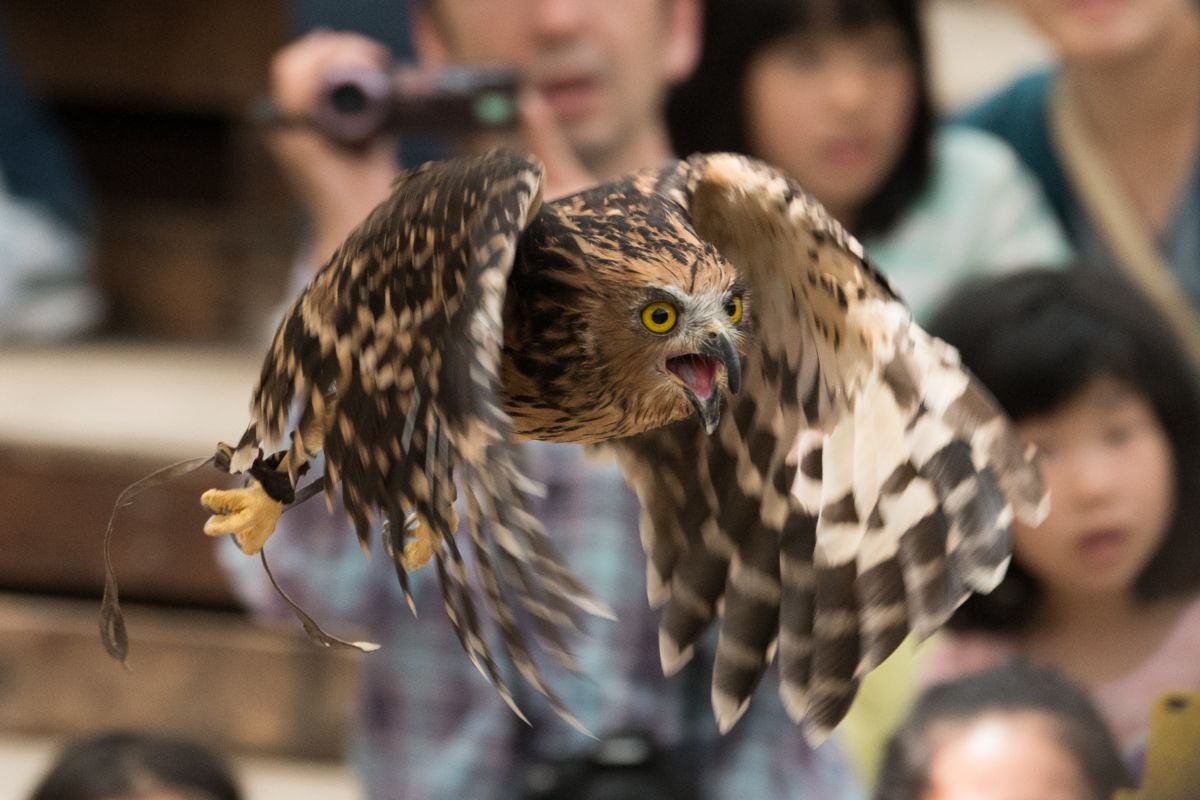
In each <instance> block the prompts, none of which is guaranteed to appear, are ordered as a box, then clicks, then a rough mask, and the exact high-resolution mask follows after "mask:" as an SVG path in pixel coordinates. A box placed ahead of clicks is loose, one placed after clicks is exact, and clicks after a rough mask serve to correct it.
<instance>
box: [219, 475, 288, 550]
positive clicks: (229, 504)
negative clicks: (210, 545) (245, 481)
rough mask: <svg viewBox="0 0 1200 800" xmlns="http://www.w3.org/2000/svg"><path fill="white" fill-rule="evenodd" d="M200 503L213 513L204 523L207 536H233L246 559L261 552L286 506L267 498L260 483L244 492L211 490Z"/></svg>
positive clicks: (238, 490)
mask: <svg viewBox="0 0 1200 800" xmlns="http://www.w3.org/2000/svg"><path fill="white" fill-rule="evenodd" d="M200 502H201V503H202V504H203V505H204V507H205V508H207V509H208V510H209V511H211V512H213V516H211V517H209V518H208V521H207V522H205V523H204V533H205V534H206V535H208V536H224V535H226V534H232V535H233V537H234V539H235V540H237V544H238V547H240V548H241V550H242V552H243V553H246V554H247V555H254V554H255V553H257V552H258V551H259V550H261V549H262V547H263V545H264V544H266V542H267V539H268V538H269V537H270V536H271V534H272V533H274V532H275V524H276V523H277V522H279V515H280V514H282V513H283V504H282V503H280V502H279V501H278V500H275V499H274V498H272V497H271V496H270V495H269V494H267V493H266V491H265V490H264V489H263V488H262V486H261V485H259V483H258V482H257V481H255V482H254V483H253V484H252V485H251V486H249V487H247V488H245V489H209V490H208V491H207V492H205V493H204V494H202V495H200Z"/></svg>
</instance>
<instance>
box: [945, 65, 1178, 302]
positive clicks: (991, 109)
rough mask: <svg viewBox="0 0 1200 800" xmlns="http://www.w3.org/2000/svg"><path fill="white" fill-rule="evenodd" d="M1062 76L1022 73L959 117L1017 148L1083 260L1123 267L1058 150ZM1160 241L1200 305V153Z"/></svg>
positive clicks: (1047, 72) (1098, 265)
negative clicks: (1057, 84)
mask: <svg viewBox="0 0 1200 800" xmlns="http://www.w3.org/2000/svg"><path fill="white" fill-rule="evenodd" d="M1057 75H1058V72H1057V70H1056V69H1042V70H1038V71H1036V72H1032V73H1030V74H1028V75H1025V76H1022V77H1020V78H1018V79H1017V80H1015V81H1013V82H1012V83H1011V84H1009V85H1008V86H1007V87H1005V88H1004V89H1002V90H1000V91H999V92H997V93H996V94H994V95H992V96H991V97H989V98H987V99H986V100H984V101H982V102H980V103H979V104H977V105H975V106H973V107H971V108H969V109H967V110H966V111H965V112H964V113H963V114H962V115H960V116H959V117H958V118H957V121H958V122H959V123H961V124H963V125H964V126H971V127H972V128H975V129H979V130H983V131H987V132H990V133H992V134H994V135H996V136H999V137H1000V138H1001V139H1003V140H1004V141H1006V142H1007V143H1008V144H1009V145H1010V146H1011V147H1012V148H1013V150H1014V151H1016V153H1017V156H1018V157H1019V158H1020V160H1021V162H1022V164H1024V165H1025V167H1026V168H1028V169H1029V170H1030V172H1031V173H1032V174H1033V175H1034V176H1035V177H1036V178H1037V180H1038V182H1039V183H1040V184H1041V187H1042V189H1043V191H1045V193H1046V195H1047V197H1048V198H1049V199H1050V203H1051V205H1052V207H1053V208H1054V210H1055V211H1056V212H1057V214H1058V217H1059V220H1060V221H1061V223H1062V225H1063V227H1064V229H1065V231H1066V233H1067V235H1068V236H1069V237H1070V239H1071V242H1072V244H1073V245H1074V247H1075V249H1076V251H1077V252H1078V255H1079V261H1080V263H1082V264H1084V265H1085V266H1088V267H1093V268H1096V269H1119V264H1118V262H1117V259H1116V258H1115V256H1114V255H1113V254H1112V252H1111V251H1110V250H1109V248H1108V245H1107V244H1106V243H1105V241H1104V239H1103V238H1102V237H1101V235H1100V232H1099V230H1097V228H1096V226H1095V224H1094V223H1093V222H1092V220H1091V219H1090V217H1089V216H1088V215H1087V213H1085V211H1084V210H1083V208H1082V206H1081V205H1080V202H1079V198H1078V197H1077V195H1076V193H1075V191H1074V189H1073V188H1072V187H1071V184H1070V182H1069V181H1068V180H1067V177H1066V173H1065V172H1064V170H1063V166H1062V163H1061V162H1060V161H1059V159H1058V155H1057V154H1056V153H1055V151H1054V143H1053V140H1052V138H1051V136H1050V125H1049V122H1048V116H1047V103H1048V99H1049V96H1050V91H1051V88H1052V87H1053V86H1054V81H1055V80H1056V79H1057ZM1156 243H1157V245H1158V249H1159V252H1160V253H1161V254H1162V257H1163V259H1164V260H1165V261H1166V262H1167V263H1168V264H1169V265H1170V266H1171V269H1172V270H1173V271H1174V274H1175V278H1176V280H1177V281H1179V284H1180V285H1181V286H1182V287H1183V288H1184V289H1185V290H1186V291H1187V293H1188V294H1189V295H1190V296H1191V298H1192V300H1193V301H1194V302H1195V303H1196V304H1197V305H1200V152H1197V153H1196V157H1195V159H1194V161H1193V163H1192V168H1191V173H1190V175H1189V177H1188V179H1187V180H1186V181H1185V182H1184V184H1183V186H1182V188H1181V189H1180V191H1179V195H1178V196H1177V197H1176V198H1175V203H1174V205H1173V207H1172V209H1171V216H1170V218H1169V219H1168V221H1167V224H1166V226H1165V227H1164V229H1163V230H1162V231H1160V232H1159V233H1158V235H1157V237H1156Z"/></svg>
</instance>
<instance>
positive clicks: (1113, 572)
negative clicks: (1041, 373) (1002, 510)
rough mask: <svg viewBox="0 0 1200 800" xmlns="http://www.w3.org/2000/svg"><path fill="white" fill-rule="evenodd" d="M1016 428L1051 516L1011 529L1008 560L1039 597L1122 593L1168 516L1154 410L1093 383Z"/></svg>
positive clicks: (1168, 469)
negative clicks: (1033, 449) (1036, 468)
mask: <svg viewBox="0 0 1200 800" xmlns="http://www.w3.org/2000/svg"><path fill="white" fill-rule="evenodd" d="M1017 427H1018V429H1019V430H1020V432H1021V434H1022V436H1023V437H1024V438H1026V439H1027V440H1029V441H1031V442H1033V443H1034V444H1035V445H1037V448H1038V453H1039V458H1040V461H1041V465H1042V471H1043V474H1044V475H1045V478H1046V484H1047V487H1048V488H1049V490H1050V514H1049V516H1048V517H1047V518H1046V520H1045V522H1043V523H1042V524H1041V525H1039V526H1038V527H1037V528H1028V527H1026V526H1023V525H1020V524H1018V525H1016V526H1015V541H1014V552H1015V557H1016V558H1017V559H1018V560H1019V561H1020V563H1021V565H1022V566H1023V567H1025V569H1027V570H1029V572H1030V573H1032V574H1033V575H1034V577H1036V578H1037V579H1038V581H1039V582H1041V584H1042V585H1043V586H1044V587H1045V590H1046V591H1047V592H1062V593H1070V594H1073V595H1101V594H1108V595H1111V594H1113V593H1125V592H1128V591H1130V590H1131V588H1132V586H1133V584H1134V582H1135V581H1136V579H1137V577H1138V575H1139V574H1140V573H1141V572H1142V570H1143V569H1144V568H1145V566H1146V564H1147V563H1148V562H1149V561H1150V559H1151V558H1152V557H1153V556H1154V553H1155V552H1156V551H1157V550H1158V548H1159V545H1160V544H1161V543H1162V540H1163V537H1164V536H1165V535H1166V530H1167V527H1168V525H1169V524H1170V521H1171V515H1172V513H1173V510H1174V494H1175V490H1174V485H1175V467H1174V456H1173V453H1172V450H1171V444H1170V441H1169V440H1168V438H1167V435H1166V432H1165V431H1164V430H1163V427H1162V424H1161V423H1160V422H1159V421H1158V417H1157V415H1156V414H1155V413H1154V410H1153V408H1152V407H1151V406H1150V405H1149V404H1148V403H1147V402H1146V399H1145V398H1144V397H1143V396H1142V395H1141V394H1139V393H1138V392H1136V391H1134V390H1133V389H1132V388H1131V387H1130V386H1129V385H1128V384H1126V383H1123V382H1120V381H1117V380H1115V379H1113V378H1110V377H1107V376H1101V377H1096V378H1093V379H1092V380H1091V381H1090V382H1089V383H1088V384H1087V385H1085V386H1084V388H1083V389H1081V390H1080V391H1079V392H1078V393H1077V394H1076V395H1074V397H1072V398H1071V399H1070V400H1068V401H1067V402H1066V403H1064V404H1063V405H1062V406H1060V407H1059V408H1057V409H1055V410H1054V411H1052V412H1050V413H1048V414H1042V415H1038V416H1035V417H1028V418H1026V419H1023V420H1021V421H1020V422H1019V423H1018V425H1017Z"/></svg>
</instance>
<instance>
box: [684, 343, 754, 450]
mask: <svg viewBox="0 0 1200 800" xmlns="http://www.w3.org/2000/svg"><path fill="white" fill-rule="evenodd" d="M720 368H724V370H725V383H726V385H727V386H728V387H729V392H730V394H737V393H738V390H739V389H741V388H742V359H741V357H740V356H738V351H737V345H735V344H734V342H733V338H732V337H730V335H729V333H728V332H726V331H724V330H720V329H716V330H713V331H712V332H711V333H710V334H709V335H708V336H707V337H705V339H704V341H703V342H701V344H700V347H699V349H698V351H697V352H696V353H694V354H690V355H685V356H677V357H675V358H669V359H667V369H669V370H670V371H671V372H673V373H674V374H675V376H676V377H678V378H679V380H680V382H682V383H683V385H684V388H685V389H686V390H687V394H688V399H689V400H691V401H692V406H693V407H695V409H696V414H697V416H699V417H700V421H701V422H703V423H704V430H705V431H707V432H708V433H712V432H713V431H715V430H716V429H717V423H718V422H720V421H721V392H720V391H718V388H717V380H716V378H717V370H718V369H720Z"/></svg>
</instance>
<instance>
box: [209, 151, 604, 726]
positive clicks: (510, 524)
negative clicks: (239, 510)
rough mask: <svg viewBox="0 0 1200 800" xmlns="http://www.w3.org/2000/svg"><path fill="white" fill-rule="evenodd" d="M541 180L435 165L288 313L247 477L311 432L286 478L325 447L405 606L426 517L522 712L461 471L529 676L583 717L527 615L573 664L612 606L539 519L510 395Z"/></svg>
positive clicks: (490, 666) (516, 171)
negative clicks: (577, 636)
mask: <svg viewBox="0 0 1200 800" xmlns="http://www.w3.org/2000/svg"><path fill="white" fill-rule="evenodd" d="M542 183H543V174H542V168H541V166H540V165H539V164H536V163H534V162H532V161H529V160H527V159H525V158H523V157H520V156H517V155H514V154H511V153H495V154H493V155H491V156H489V157H486V158H481V159H471V160H467V159H462V160H454V161H449V162H442V163H438V164H429V165H426V166H425V167H423V168H421V169H419V170H416V171H414V172H412V173H408V174H406V175H405V176H403V177H402V178H400V179H399V180H398V181H397V184H396V186H395V187H394V190H393V193H392V195H391V197H390V198H389V199H388V200H387V201H386V202H385V203H383V204H382V205H381V206H380V207H379V208H377V209H376V210H375V211H374V212H373V213H372V214H371V215H370V216H369V217H368V218H367V219H366V220H365V221H364V223H363V224H362V225H361V226H359V227H358V228H357V229H356V230H355V231H354V232H353V233H352V234H351V235H350V237H349V238H348V239H347V241H346V242H345V243H344V244H343V245H342V246H341V248H339V250H338V252H337V253H336V254H335V255H334V257H333V259H332V261H331V262H330V263H329V265H327V267H326V268H325V269H324V270H322V271H321V272H320V273H319V274H318V275H317V276H316V277H315V279H314V280H313V281H312V283H311V284H310V285H309V286H308V287H307V289H306V290H305V291H304V292H303V294H301V295H300V297H299V298H298V299H297V300H296V301H295V303H294V304H293V306H292V307H291V309H290V310H289V311H288V312H287V314H286V316H285V318H284V320H283V322H282V323H281V325H280V327H279V330H278V332H277V334H276V336H275V339H274V342H273V344H272V346H271V348H270V351H269V352H268V354H267V357H266V360H265V363H264V365H263V369H262V374H261V377H260V380H259V384H258V387H257V389H256V390H255V393H254V398H253V402H252V423H251V425H250V427H249V429H248V430H247V431H246V434H245V436H244V437H243V439H242V441H241V442H240V444H239V446H238V450H237V453H236V454H235V455H234V457H233V459H232V464H231V466H232V468H233V471H241V470H242V469H245V468H247V467H248V464H249V462H251V461H253V460H254V459H255V455H256V454H257V453H258V452H259V450H258V446H259V445H260V444H267V445H269V444H270V443H272V442H275V441H278V440H279V438H280V437H281V435H282V434H283V432H284V430H285V428H287V427H288V425H289V421H295V424H294V425H293V426H292V430H293V432H292V434H291V436H292V441H291V446H290V448H289V449H288V451H287V452H286V453H284V454H281V458H282V462H281V465H280V470H281V471H286V472H287V473H288V474H289V475H290V479H291V483H292V485H293V486H294V485H295V482H296V480H297V478H298V475H299V473H300V472H301V470H302V469H303V468H304V465H305V464H306V463H307V462H308V461H309V459H311V458H312V457H313V456H314V455H315V454H316V453H317V452H319V451H321V450H323V451H324V454H325V459H326V481H327V483H326V491H327V492H332V491H333V489H334V486H335V485H336V483H337V482H340V483H341V487H342V496H343V499H344V501H345V507H346V509H347V513H348V514H349V516H350V517H351V519H352V520H353V522H354V525H355V527H356V529H357V531H358V535H359V538H360V540H362V542H363V545H364V547H365V546H366V545H367V542H368V539H369V534H370V531H371V529H372V522H373V517H374V514H375V511H376V510H378V511H379V512H381V513H382V515H383V517H384V519H385V520H386V522H387V524H386V525H385V528H384V530H385V536H384V539H385V542H384V544H385V548H386V549H387V551H388V553H389V555H391V557H392V559H393V561H394V562H395V565H396V572H397V575H398V577H399V579H400V582H401V585H402V586H403V587H404V590H405V593H406V595H407V593H408V588H407V578H406V562H405V559H404V558H403V555H404V546H405V540H406V536H407V533H408V531H406V527H408V528H412V527H413V523H412V521H411V520H410V522H409V524H408V525H407V526H406V519H408V514H409V512H410V511H411V512H415V513H416V515H417V517H418V518H419V520H420V522H421V524H422V525H424V526H425V529H426V530H427V531H428V532H429V533H430V534H431V536H430V543H431V544H432V548H433V557H434V559H435V562H436V568H437V571H438V575H439V578H440V582H441V586H442V594H443V599H444V602H445V607H446V612H447V614H448V616H449V618H450V621H451V622H452V623H453V625H454V627H455V629H456V631H457V632H458V635H459V638H460V640H461V641H462V644H463V647H464V648H465V649H466V651H467V654H468V655H469V656H470V658H471V660H472V661H473V662H474V663H475V665H476V667H478V668H479V670H480V671H481V672H482V673H483V674H484V675H485V676H487V677H488V678H489V679H490V680H491V681H492V682H493V683H495V684H496V685H497V687H498V688H499V689H500V692H501V694H502V696H503V697H504V698H505V700H506V701H507V702H508V703H509V705H511V706H513V707H514V710H515V704H514V702H513V700H512V696H511V693H510V692H509V690H508V688H507V687H506V686H505V683H504V680H503V678H502V676H501V673H500V670H499V668H498V667H497V665H496V663H495V661H494V660H493V657H492V655H491V653H490V650H489V647H488V644H487V638H488V637H487V632H486V630H485V625H484V624H483V621H482V618H481V613H480V611H479V609H478V608H477V604H476V602H475V601H474V600H473V595H474V594H475V592H474V591H473V585H474V583H475V581H473V580H472V578H471V572H472V569H471V567H470V566H469V565H468V563H467V561H466V560H464V558H463V554H462V553H461V552H460V550H459V547H458V545H457V544H456V542H455V539H454V532H455V528H456V526H457V519H456V514H455V512H454V508H453V505H454V502H455V499H456V485H455V477H456V473H457V478H458V479H459V480H458V488H459V489H461V491H462V492H463V494H464V497H463V498H462V501H463V502H462V506H461V507H462V508H463V509H465V517H466V525H465V527H466V529H467V531H468V532H469V535H470V539H471V542H472V545H473V549H474V565H475V566H474V572H475V573H476V574H477V578H478V584H480V586H481V590H482V592H481V593H482V595H483V596H484V598H485V605H486V608H487V612H488V614H489V615H490V618H491V620H492V622H493V623H494V625H495V627H496V628H497V629H498V631H499V633H500V635H501V639H502V641H503V643H504V647H505V650H506V651H507V653H508V655H509V656H510V657H511V658H512V660H513V662H514V664H515V665H516V666H517V667H518V669H519V670H520V671H521V672H522V674H523V675H524V676H525V677H526V678H527V679H528V680H529V681H530V682H531V683H532V684H533V685H534V686H535V687H536V688H538V689H539V690H541V691H543V692H544V693H546V694H547V695H548V696H549V697H550V699H551V702H552V704H553V705H554V706H555V707H556V708H557V709H558V710H559V711H560V712H562V713H563V715H564V716H569V715H567V714H566V712H565V710H564V709H563V708H562V706H561V704H560V703H559V702H558V700H557V698H555V697H554V696H553V693H552V692H551V691H550V689H549V688H548V687H547V686H546V684H545V682H544V681H543V680H542V677H541V675H540V672H539V670H538V668H537V666H536V665H535V663H534V661H533V659H532V658H531V657H530V653H529V650H528V648H527V647H526V644H525V640H524V638H523V636H522V633H521V627H520V626H519V624H518V620H517V616H516V614H517V611H516V610H517V609H523V611H524V613H525V615H526V617H527V618H528V620H529V622H530V624H531V626H532V627H533V630H534V631H535V633H536V635H537V638H538V640H539V642H540V643H541V644H542V645H543V646H544V647H545V648H546V649H547V650H548V651H550V652H552V653H553V654H554V655H555V656H556V657H557V658H558V659H559V660H560V661H561V662H562V663H564V664H566V665H568V666H569V667H574V664H573V662H572V660H571V657H570V656H569V654H568V652H567V648H566V646H565V644H564V642H563V639H562V634H561V631H563V630H564V629H569V628H571V627H574V626H575V625H577V623H578V616H579V614H578V610H579V609H583V610H587V611H593V612H596V613H604V611H605V610H604V608H603V606H602V604H600V603H599V602H598V601H596V600H595V599H594V598H593V597H592V596H591V595H590V594H589V593H588V592H587V591H586V589H585V588H584V587H583V586H582V585H581V584H580V583H579V582H578V581H577V580H576V579H575V578H574V577H573V576H572V575H571V573H570V572H569V570H568V569H567V568H566V566H565V565H564V564H563V563H562V562H561V560H560V559H559V557H558V556H557V555H556V554H555V553H554V551H553V550H552V548H551V547H550V545H549V542H548V540H547V538H546V536H545V532H544V530H543V528H542V526H541V525H540V523H539V522H538V521H537V520H536V519H534V517H533V516H532V515H531V514H530V513H529V512H528V511H527V509H526V505H525V501H524V497H525V494H526V492H528V491H529V490H530V489H531V486H530V484H529V481H528V480H527V479H526V478H525V477H524V475H523V472H522V470H521V467H520V464H519V462H518V455H519V453H518V451H517V450H516V448H515V447H514V445H513V444H512V443H511V442H510V441H509V435H508V434H509V423H508V418H507V417H506V415H505V414H504V413H503V411H502V409H501V407H500V399H499V395H498V391H499V377H498V376H499V371H500V368H499V364H500V354H501V345H502V342H503V330H502V318H501V312H502V308H503V304H504V294H505V291H506V288H507V281H508V275H509V272H510V270H511V267H512V264H513V258H514V251H515V247H516V242H517V239H518V237H519V235H520V233H521V231H522V230H523V229H524V228H525V226H526V225H527V223H528V220H529V219H530V218H531V217H532V216H533V214H535V213H536V211H537V208H538V207H539V205H540V202H541V191H542ZM297 410H298V417H297V416H296V414H297ZM260 460H261V459H260ZM260 473H261V470H260ZM513 595H515V597H516V600H517V602H515V603H513V604H511V605H510V604H509V602H508V599H509V597H510V596H513ZM410 604H411V598H410ZM518 713H520V712H518Z"/></svg>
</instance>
